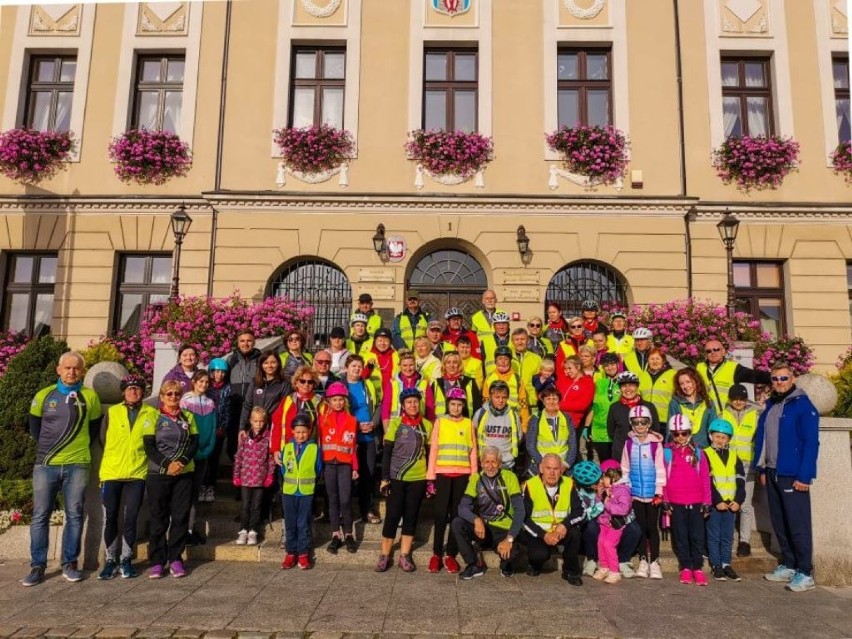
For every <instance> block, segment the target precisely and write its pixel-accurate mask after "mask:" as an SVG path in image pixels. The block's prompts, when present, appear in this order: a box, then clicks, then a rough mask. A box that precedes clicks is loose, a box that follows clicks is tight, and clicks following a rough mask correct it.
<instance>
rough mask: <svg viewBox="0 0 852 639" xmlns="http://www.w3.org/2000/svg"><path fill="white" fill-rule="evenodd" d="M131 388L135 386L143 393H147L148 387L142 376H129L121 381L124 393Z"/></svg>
mask: <svg viewBox="0 0 852 639" xmlns="http://www.w3.org/2000/svg"><path fill="white" fill-rule="evenodd" d="M131 386H135V387H136V388H139V389H141V390H142V392H145V386H147V383H146V382H145V378H144V377H142V376H141V375H128V376H127V377H125V378H123V379H122V380H121V384H120V387H121V391H122V392H124V391H125V390H127V389H128V388H130V387H131Z"/></svg>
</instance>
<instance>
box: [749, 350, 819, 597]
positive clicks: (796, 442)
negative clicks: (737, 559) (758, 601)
mask: <svg viewBox="0 0 852 639" xmlns="http://www.w3.org/2000/svg"><path fill="white" fill-rule="evenodd" d="M770 376H771V380H772V395H771V397H770V398H769V401H768V402H767V403H766V408H765V409H764V411H763V413H761V415H760V419H759V420H758V422H757V433H756V434H755V438H754V441H755V448H754V458H755V459H756V460H757V461H756V463H755V468H756V469H757V471H758V472H759V473H760V483H761V485H762V486H765V487H766V496H767V501H768V503H769V519H770V520H771V521H772V530H773V531H774V532H775V537H776V538H777V539H778V545H779V546H781V559H782V561H783V563H782V564H780V565H779V566H777V567H776V568H775V570H773V571H772V572H770V573H768V574H766V575H764V577H765V578H766V579H767V580H769V581H778V582H782V583H786V584H787V586H786V588H787V590H790V591H792V592H804V591H806V590H813V589H814V587H815V585H814V577H813V574H814V565H813V530H812V529H811V496H810V488H811V483H812V482H813V480H814V479H815V478H816V464H817V455H818V453H819V413H818V412H817V409H816V408H815V407H814V405H813V404H812V403H811V400H810V399H808V396H807V395H806V394H805V392H804V391H803V390H802V389H800V388H796V378H795V376H794V375H793V371H792V370H791V369H790V366H789V364H787V363H786V362H779V363H776V364H775V365H774V366H773V367H772V371H771V373H770Z"/></svg>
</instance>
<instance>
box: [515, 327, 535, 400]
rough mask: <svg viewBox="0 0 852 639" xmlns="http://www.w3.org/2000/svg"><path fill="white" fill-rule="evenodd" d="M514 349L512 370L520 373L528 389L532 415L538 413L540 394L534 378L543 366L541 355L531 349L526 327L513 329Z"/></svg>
mask: <svg viewBox="0 0 852 639" xmlns="http://www.w3.org/2000/svg"><path fill="white" fill-rule="evenodd" d="M512 350H513V351H514V354H515V357H514V359H512V370H514V371H515V372H516V373H517V374H518V375H520V377H521V382H523V385H524V388H525V389H526V391H527V405H528V406H529V409H530V415H535V414H537V413H538V396H537V394H536V391H535V385H534V384H533V379H535V376H536V375H538V371H539V369H540V368H541V357H539V356H538V355H536V354H535V353H533V352H532V351H530V350H529V334H528V333H527V330H526V329H525V328H516V329H515V330H514V331H512Z"/></svg>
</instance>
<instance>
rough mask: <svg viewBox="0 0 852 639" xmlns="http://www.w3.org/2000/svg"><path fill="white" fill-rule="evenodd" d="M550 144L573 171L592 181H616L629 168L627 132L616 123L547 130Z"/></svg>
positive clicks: (605, 182) (592, 182)
mask: <svg viewBox="0 0 852 639" xmlns="http://www.w3.org/2000/svg"><path fill="white" fill-rule="evenodd" d="M545 139H546V140H547V146H549V147H550V148H551V149H552V150H553V151H555V152H557V153H559V154H560V155H561V156H562V160H563V162H564V163H565V168H566V169H567V170H568V171H570V172H571V173H575V174H577V175H583V176H586V177H587V178H588V180H589V184H591V185H597V184H614V183H615V182H616V181H618V180H619V179H621V178H622V177H624V171H625V169H626V168H627V146H628V144H627V136H626V135H624V133H623V132H622V131H620V130H619V129H617V128H615V127H614V126H611V125H607V126H588V125H585V124H578V125H577V126H573V127H569V126H563V127H561V128H559V129H557V130H556V131H553V132H552V133H547V134H545Z"/></svg>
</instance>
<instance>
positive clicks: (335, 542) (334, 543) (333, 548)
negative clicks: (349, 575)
mask: <svg viewBox="0 0 852 639" xmlns="http://www.w3.org/2000/svg"><path fill="white" fill-rule="evenodd" d="M342 546H343V540H342V539H341V538H340V537H332V538H331V543H329V544H328V548H326V550H327V551H328V552H330V553H331V554H332V555H336V554H337V551H338V550H340V548H341V547H342Z"/></svg>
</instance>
